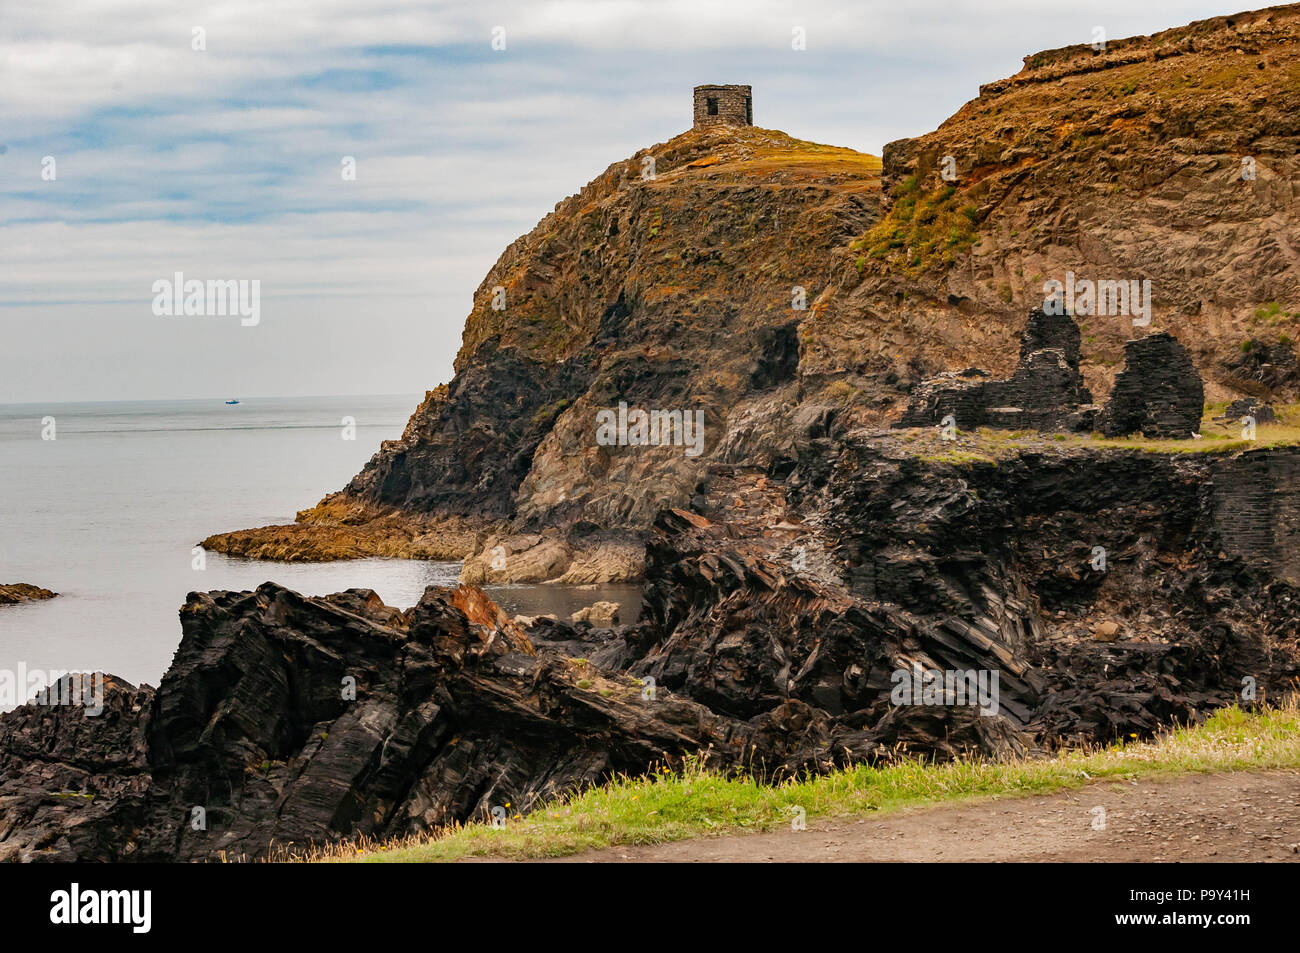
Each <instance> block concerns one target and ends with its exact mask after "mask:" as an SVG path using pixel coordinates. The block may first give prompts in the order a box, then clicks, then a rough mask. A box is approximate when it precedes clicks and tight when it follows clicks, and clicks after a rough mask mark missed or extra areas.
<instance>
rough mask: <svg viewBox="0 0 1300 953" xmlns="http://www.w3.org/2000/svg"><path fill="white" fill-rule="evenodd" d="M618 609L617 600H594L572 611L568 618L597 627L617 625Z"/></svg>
mask: <svg viewBox="0 0 1300 953" xmlns="http://www.w3.org/2000/svg"><path fill="white" fill-rule="evenodd" d="M618 610H619V605H618V603H617V602H595V603H592V604H591V605H589V606H587V607H586V608H585V609H579V610H578V611H577V612H575V613H573V615H572V616H571V617H570V619H571V620H572V621H573V622H575V623H576V622H586V623H589V624H590V625H594V626H597V627H598V628H599V627H606V626H611V625H618Z"/></svg>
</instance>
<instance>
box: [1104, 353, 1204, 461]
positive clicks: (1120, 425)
mask: <svg viewBox="0 0 1300 953" xmlns="http://www.w3.org/2000/svg"><path fill="white" fill-rule="evenodd" d="M1204 406H1205V386H1204V384H1203V383H1202V382H1201V375H1200V374H1199V373H1198V372H1197V370H1196V365H1195V364H1194V363H1193V362H1192V359H1191V358H1190V357H1189V356H1188V354H1187V351H1186V350H1184V349H1183V346H1182V345H1181V344H1180V343H1178V339H1177V338H1175V337H1174V336H1173V335H1172V334H1170V333H1169V332H1168V331H1159V332H1157V333H1155V334H1149V335H1147V336H1146V337H1144V338H1138V339H1136V340H1133V341H1129V342H1127V343H1126V344H1125V345H1124V368H1123V369H1122V370H1121V371H1120V372H1119V374H1118V375H1117V376H1116V378H1115V386H1114V388H1113V389H1112V390H1111V393H1110V399H1109V400H1107V401H1106V406H1105V407H1104V408H1103V409H1102V412H1101V414H1100V416H1099V417H1098V418H1097V429H1099V430H1100V431H1101V432H1102V434H1103V435H1105V436H1107V437H1122V436H1126V435H1127V434H1133V433H1140V434H1142V436H1144V437H1149V438H1174V439H1187V438H1189V437H1191V435H1192V434H1193V433H1199V432H1200V429H1201V411H1202V409H1203V408H1204Z"/></svg>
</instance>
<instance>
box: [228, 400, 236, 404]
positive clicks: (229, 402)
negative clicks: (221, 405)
mask: <svg viewBox="0 0 1300 953" xmlns="http://www.w3.org/2000/svg"><path fill="white" fill-rule="evenodd" d="M226 403H227V404H237V403H239V401H237V400H228V401H226Z"/></svg>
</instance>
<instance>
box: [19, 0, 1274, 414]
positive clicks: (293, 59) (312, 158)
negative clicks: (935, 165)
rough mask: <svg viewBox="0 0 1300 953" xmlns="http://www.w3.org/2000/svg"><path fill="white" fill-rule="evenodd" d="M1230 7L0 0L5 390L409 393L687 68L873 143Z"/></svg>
mask: <svg viewBox="0 0 1300 953" xmlns="http://www.w3.org/2000/svg"><path fill="white" fill-rule="evenodd" d="M1240 2H1242V0H1238V2H1237V3H1232V4H1231V5H1229V6H1225V5H1224V0H1219V2H1217V3H1216V2H1207V0H1146V2H1143V3H1140V4H1137V3H1132V2H1131V0H1123V2H1116V0H1094V2H1076V0H974V2H966V0H950V2H937V0H891V2H876V0H869V2H853V0H824V2H823V0H810V2H789V0H786V2H777V0H771V2H769V0H744V2H742V0H532V2H510V3H506V2H492V0H484V2H479V0H455V2H443V0H274V2H270V0H222V2H186V0H37V2H32V0H0V403H25V402H55V401H87V400H148V399H177V398H216V397H221V398H227V397H236V396H241V397H242V396H300V395H320V394H339V395H349V394H380V393H382V394H396V393H419V392H422V391H424V390H426V389H429V388H431V387H434V386H436V385H437V384H439V383H442V382H444V381H447V380H449V379H450V377H451V374H452V360H453V358H454V357H455V354H456V351H457V349H458V348H459V346H460V338H461V331H462V329H463V327H464V320H465V316H466V315H467V314H468V312H469V310H470V304H471V296H472V294H473V292H474V290H475V289H476V288H477V287H478V285H479V283H480V282H481V281H482V279H483V276H484V275H485V274H486V273H487V271H488V269H489V268H490V267H491V265H492V263H493V262H494V261H495V260H496V258H497V257H498V256H499V255H500V253H501V252H502V251H503V250H504V249H505V247H506V246H507V245H508V244H509V243H510V242H511V241H513V240H514V239H515V238H517V237H518V236H519V235H522V234H524V233H526V232H528V231H529V230H530V229H531V228H532V227H533V226H534V225H535V224H536V223H537V222H538V220H539V219H541V218H542V217H543V216H544V215H545V214H547V213H548V212H550V211H551V210H552V209H553V208H554V206H555V204H556V203H557V202H558V201H560V200H561V199H563V198H565V197H566V196H568V195H571V194H573V193H575V192H577V191H578V190H579V189H580V188H581V187H582V185H583V184H585V183H586V182H588V181H589V180H591V179H592V178H594V177H595V176H597V175H598V174H600V173H601V172H602V171H604V169H605V168H606V167H608V166H609V165H610V164H611V163H613V162H616V161H620V160H622V159H626V158H627V157H628V156H630V155H632V154H633V153H635V152H636V151H637V150H639V149H641V148H644V147H646V146H649V145H653V144H655V143H658V142H663V141H665V140H667V139H669V138H671V137H672V136H674V135H677V134H678V133H680V132H683V131H685V130H686V129H687V128H689V126H690V124H691V88H692V87H693V86H696V85H700V84H704V83H747V84H750V85H752V86H753V98H754V122H755V124H756V125H759V126H763V127H766V128H773V129H781V130H784V131H786V132H788V133H790V134H792V135H795V136H798V137H799V138H802V139H809V140H812V141H817V142H825V143H831V144H834V145H842V146H849V147H852V148H855V149H858V150H861V151H864V152H869V153H872V154H874V155H879V154H880V150H881V147H882V146H883V145H884V144H885V143H887V142H889V141H891V140H893V139H898V138H903V137H906V136H915V135H921V134H923V133H925V132H928V131H930V130H931V129H933V128H935V127H936V126H937V125H939V124H940V123H941V122H942V121H943V120H944V119H946V118H947V117H948V116H949V115H951V114H952V113H954V112H955V111H956V110H957V109H958V108H960V107H961V105H962V104H963V103H965V102H966V101H968V100H970V99H973V98H975V97H976V96H977V95H978V92H979V85H980V84H981V83H986V82H990V81H992V80H995V79H999V78H1002V77H1005V76H1010V75H1012V74H1013V73H1015V72H1017V71H1018V70H1019V69H1020V68H1021V65H1022V58H1023V57H1024V56H1026V55H1029V54H1032V53H1035V52H1038V51H1040V50H1045V49H1053V48H1056V47H1061V46H1067V45H1070V44H1073V43H1090V42H1092V40H1093V37H1094V28H1095V27H1098V26H1100V27H1102V28H1103V29H1104V31H1105V35H1106V36H1107V37H1109V38H1119V37H1124V36H1132V35H1139V34H1147V33H1152V32H1156V31H1158V30H1161V29H1166V28H1169V27H1173V26H1179V25H1182V24H1184V23H1187V22H1189V21H1192V20H1197V19H1203V18H1205V17H1210V16H1218V15H1222V14H1228V13H1235V12H1238V11H1239V9H1248V8H1249V7H1248V6H1247V7H1242V6H1239V5H1238V4H1239V3H1240ZM797 35H802V37H803V44H802V45H803V48H802V49H796V48H795V47H796V46H798V45H799V44H798V43H796V42H795V39H796V36H797ZM501 47H503V48H501ZM345 157H350V158H351V160H353V163H354V165H353V166H352V167H351V168H354V169H355V176H352V177H349V176H347V175H346V174H345V172H346V171H347V170H345V162H346V159H345ZM51 160H52V161H51ZM178 272H179V273H181V274H182V275H183V276H184V279H185V280H194V279H197V280H200V281H208V280H223V281H224V280H234V281H245V282H249V284H247V285H245V290H246V292H248V293H250V294H251V290H252V287H253V286H252V285H251V282H253V281H257V282H258V283H259V284H258V286H257V288H258V291H259V298H258V305H259V306H258V309H257V313H256V317H257V321H256V323H255V324H254V323H251V322H252V318H251V317H249V318H241V317H240V316H239V315H232V314H227V315H224V316H223V315H213V314H206V315H196V314H188V315H186V314H179V315H178V314H171V315H169V314H166V313H158V312H160V311H163V312H165V311H166V309H165V308H164V307H163V306H162V305H161V304H160V303H159V301H158V300H156V299H158V298H159V297H165V298H167V299H168V300H169V301H170V300H171V296H170V295H159V294H157V292H158V291H159V287H158V286H156V285H155V283H156V282H159V281H164V280H166V281H173V280H174V276H175V275H176V274H177V273H178Z"/></svg>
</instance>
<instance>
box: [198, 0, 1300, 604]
mask: <svg viewBox="0 0 1300 953" xmlns="http://www.w3.org/2000/svg"><path fill="white" fill-rule="evenodd" d="M1297 50H1300V7H1297V6H1285V7H1274V8H1270V9H1267V10H1261V11H1258V12H1255V13H1249V14H1242V15H1238V16H1232V17H1219V18H1216V19H1213V20H1207V21H1202V22H1198V23H1194V24H1191V25H1188V26H1184V27H1178V28H1176V29H1173V30H1168V31H1165V32H1163V33H1160V34H1156V35H1154V36H1151V37H1136V38H1132V39H1125V40H1119V39H1116V40H1111V41H1110V42H1109V43H1108V44H1107V47H1106V49H1105V51H1102V52H1097V51H1094V50H1093V49H1091V47H1089V46H1084V45H1079V46H1073V47H1067V48H1064V49H1060V50H1052V51H1047V52H1045V53H1040V54H1037V55H1035V56H1031V57H1026V62H1025V67H1024V69H1023V70H1021V72H1020V73H1018V74H1017V75H1016V76H1014V77H1011V78H1010V79H1007V80H1003V81H999V82H995V83H990V84H988V85H986V86H985V87H983V88H982V89H981V92H980V96H979V98H977V99H975V100H972V101H971V102H969V103H967V104H966V105H965V106H963V107H962V109H961V110H960V111H958V113H957V114H956V115H954V116H953V117H951V118H950V119H948V120H947V121H946V122H944V123H943V125H942V126H940V128H939V129H937V130H935V131H934V132H932V133H929V134H927V135H924V136H921V137H920V138H917V139H909V140H902V141H899V142H894V143H890V144H889V145H888V146H887V147H886V148H885V150H884V155H883V171H882V167H881V164H880V162H879V161H878V160H876V159H874V158H872V157H870V156H865V155H862V154H859V153H856V152H853V151H852V150H848V149H836V148H831V147H827V146H819V145H815V144H813V143H808V142H803V141H800V140H797V139H793V138H791V137H789V136H786V135H785V134H783V133H778V132H773V131H770V130H762V129H757V128H752V127H731V128H725V129H711V130H693V131H691V132H688V133H685V134H683V135H681V136H678V137H676V138H674V139H672V140H670V141H669V142H666V143H663V144H660V145H658V146H655V147H652V148H650V149H646V150H643V151H642V152H640V153H638V154H637V155H636V156H633V157H632V158H631V159H630V160H628V161H625V162H619V163H615V164H614V165H612V166H611V167H610V168H609V169H608V170H607V171H606V172H605V173H604V174H603V175H601V176H600V177H599V178H597V179H596V180H595V181H593V182H591V183H590V184H588V185H587V186H586V187H584V188H583V189H582V190H581V192H579V193H578V194H577V195H574V196H571V197H569V198H567V199H565V200H564V201H562V202H561V203H559V205H557V207H556V210H555V211H554V212H553V213H552V214H550V215H548V216H547V217H546V218H545V219H543V220H542V222H540V223H539V224H538V226H537V227H536V228H535V229H534V230H533V231H532V232H530V233H529V234H528V235H526V236H523V237H522V238H520V239H518V240H517V241H515V242H514V243H513V244H511V246H510V247H509V248H507V249H506V251H505V253H504V254H503V255H502V257H501V259H500V260H499V261H498V262H497V263H496V265H494V267H493V268H492V270H491V272H489V274H488V276H487V277H486V278H485V279H484V281H483V283H482V285H480V287H479V289H478V291H477V293H476V294H475V298H474V307H473V310H472V312H471V314H470V315H469V318H468V320H467V322H466V327H465V334H464V339H463V344H462V348H461V351H460V353H459V355H458V357H457V360H456V364H455V369H456V376H455V378H454V379H453V380H452V381H451V382H450V383H449V384H448V385H446V386H443V387H439V388H437V389H435V390H432V391H430V392H429V394H428V396H427V398H426V400H425V401H424V402H423V403H422V404H421V406H420V407H419V408H417V409H416V411H415V413H414V414H413V416H412V418H411V421H410V424H409V425H408V427H407V430H406V432H405V434H404V435H403V437H402V439H401V440H399V441H396V442H394V443H391V444H388V445H386V446H384V447H382V448H381V449H380V450H379V452H378V454H377V455H376V456H375V458H374V459H373V460H372V461H371V462H370V464H369V465H368V466H367V467H366V468H365V470H363V471H362V473H360V474H358V475H357V477H356V478H355V479H353V480H352V481H351V482H350V483H349V484H348V486H347V487H346V488H344V490H342V491H341V492H339V493H337V494H334V495H332V496H330V497H327V498H326V499H325V500H324V501H322V502H321V503H320V504H319V505H318V506H316V507H315V508H313V509H311V510H306V511H304V512H302V513H300V514H299V518H298V522H297V523H296V524H294V525H292V526H287V527H267V528H264V529H261V530H252V531H245V532H240V533H231V534H225V535H221V536H217V537H212V538H210V539H209V540H206V541H205V545H207V546H210V547H211V548H215V549H219V550H222V551H226V552H231V553H236V554H243V555H252V556H264V557H271V558H332V557H350V556H355V555H364V554H369V553H375V554H385V555H410V556H418V557H426V558H428V557H436V558H462V557H464V558H466V565H465V575H464V576H463V579H464V580H465V581H469V582H501V581H508V580H511V579H518V580H551V579H555V580H563V581H569V582H595V581H599V580H602V579H613V578H630V577H634V576H636V575H638V574H639V572H640V567H641V550H642V543H643V539H644V533H645V530H646V528H647V527H648V526H649V525H650V524H651V522H652V521H653V519H654V518H655V515H656V514H657V513H658V512H659V511H660V510H661V509H663V508H664V507H666V506H678V507H681V506H685V505H686V504H687V503H688V501H689V500H690V499H691V498H692V497H693V496H694V495H696V493H697V489H698V486H699V483H700V481H701V478H702V476H703V475H704V474H705V472H706V471H707V468H708V467H709V466H710V465H712V464H715V463H722V464H727V465H746V466H756V467H761V468H769V467H770V468H774V472H777V471H780V470H782V469H784V470H785V471H787V472H788V469H789V468H790V466H791V465H792V460H793V457H792V455H791V448H792V446H793V444H794V443H795V442H796V440H797V435H798V434H799V433H801V432H803V431H805V430H806V429H807V428H808V427H809V426H814V427H815V426H819V424H818V423H817V421H819V420H822V421H825V420H826V419H827V418H828V417H834V419H835V420H836V421H837V424H836V425H837V426H839V427H840V428H848V427H852V426H864V425H866V426H880V425H883V424H885V423H886V422H887V421H891V420H895V419H897V418H898V416H899V415H900V413H901V412H902V411H903V408H904V405H905V403H906V401H907V399H908V396H909V395H911V394H913V392H914V391H915V390H916V389H917V388H918V387H921V386H923V385H922V384H921V382H922V381H925V380H927V379H933V378H935V377H936V376H937V375H939V374H941V373H942V372H944V371H953V370H957V369H960V368H966V367H970V366H971V365H978V366H980V367H983V368H986V369H987V371H988V372H989V374H990V375H991V376H992V377H996V378H998V379H1001V380H1005V381H1006V384H1005V385H1004V386H1005V387H1006V388H1008V389H1009V392H1008V393H1006V394H1004V395H1003V396H1001V397H999V398H998V399H997V400H993V401H991V402H987V403H982V406H984V407H987V408H989V409H990V410H989V411H988V413H987V414H986V416H988V417H989V419H990V421H991V422H997V421H1001V423H1002V424H1005V425H1006V426H1012V427H1038V426H1053V427H1055V426H1065V427H1074V426H1087V421H1086V420H1083V419H1080V420H1077V421H1074V420H1071V421H1063V422H1058V421H1057V420H1056V417H1057V415H1056V414H1055V412H1052V413H1049V414H1047V415H1046V420H1043V419H1039V418H1041V417H1042V415H1040V414H1038V413H1037V412H1031V411H1029V410H1027V409H1026V408H1025V406H1024V405H1025V404H1026V403H1027V402H1028V401H1027V400H1025V399H1023V398H1024V397H1025V394H1024V390H1025V388H1026V387H1029V389H1030V391H1031V393H1030V395H1029V396H1030V397H1031V398H1032V397H1033V396H1034V395H1033V393H1032V392H1033V391H1034V390H1035V389H1036V388H1040V387H1041V388H1042V390H1043V393H1042V394H1041V395H1039V397H1038V399H1039V400H1040V401H1042V402H1044V403H1048V402H1050V400H1055V399H1056V397H1055V396H1051V397H1049V394H1048V392H1056V391H1059V392H1060V393H1059V394H1058V395H1057V396H1059V397H1060V398H1061V399H1062V400H1066V399H1067V398H1069V399H1073V398H1070V393H1071V392H1073V391H1074V390H1075V388H1076V374H1075V371H1074V370H1073V369H1074V368H1077V369H1078V373H1081V374H1082V376H1083V380H1084V385H1086V389H1087V390H1088V391H1090V392H1091V393H1093V394H1096V395H1098V396H1099V397H1100V396H1102V395H1105V394H1106V393H1107V392H1108V391H1109V390H1110V389H1111V386H1112V382H1113V374H1114V371H1113V370H1112V368H1114V367H1115V366H1117V365H1118V363H1119V361H1120V358H1121V356H1122V353H1123V352H1122V347H1123V344H1124V341H1125V340H1126V339H1127V338H1128V337H1129V335H1130V334H1131V332H1132V324H1131V316H1130V315H1128V314H1124V315H1119V314H1106V315H1094V316H1090V317H1087V318H1086V319H1081V320H1084V321H1085V326H1084V327H1083V328H1082V332H1083V335H1084V337H1083V340H1082V342H1081V344H1080V345H1079V350H1080V353H1079V355H1078V356H1067V358H1066V360H1065V363H1064V365H1062V364H1061V363H1059V362H1057V361H1055V360H1053V359H1052V358H1050V356H1049V355H1050V354H1051V352H1052V351H1053V350H1056V348H1054V347H1050V346H1049V347H1048V348H1047V350H1046V353H1045V354H1044V355H1043V356H1041V357H1039V358H1034V359H1032V360H1027V361H1024V362H1023V364H1022V372H1021V374H1020V376H1019V377H1017V376H1016V375H1015V374H1013V373H1012V370H1013V368H1012V366H1011V364H1012V347H1011V345H1012V342H1013V341H1014V335H1015V334H1016V332H1017V330H1018V329H1019V321H1020V317H1021V316H1022V315H1024V314H1025V312H1026V311H1027V310H1028V308H1029V307H1030V306H1031V305H1034V304H1037V303H1038V302H1040V301H1042V300H1043V295H1044V284H1045V282H1046V281H1047V280H1049V279H1053V280H1061V279H1063V278H1064V277H1065V276H1066V274H1067V272H1073V273H1074V274H1076V275H1077V276H1079V277H1080V278H1082V279H1087V280H1105V279H1114V280H1139V279H1149V280H1150V281H1151V282H1152V285H1151V287H1152V294H1153V299H1152V301H1151V305H1152V310H1153V312H1154V316H1155V319H1156V320H1155V325H1156V326H1173V325H1174V322H1177V325H1176V326H1177V327H1178V328H1179V329H1180V334H1182V335H1183V337H1184V339H1185V340H1186V341H1188V342H1189V347H1190V348H1191V353H1190V357H1191V358H1192V360H1193V361H1194V362H1195V363H1196V365H1197V367H1198V368H1199V369H1200V371H1201V373H1202V374H1203V375H1204V377H1205V379H1206V380H1207V381H1208V382H1209V386H1210V389H1211V394H1210V396H1211V399H1213V400H1215V401H1218V400H1230V399H1232V398H1234V397H1237V396H1240V395H1241V394H1251V395H1252V396H1257V397H1259V398H1260V399H1290V398H1294V397H1295V396H1296V395H1297V394H1300V364H1297V362H1296V358H1295V354H1294V347H1293V345H1292V343H1291V342H1292V341H1293V340H1296V339H1300V329H1298V328H1297V327H1296V323H1297V314H1300V308H1298V307H1297V304H1296V303H1297V302H1298V301H1300V264H1298V263H1300V259H1298V258H1297V257H1296V255H1295V251H1294V249H1293V248H1292V247H1291V244H1288V242H1289V239H1288V238H1287V236H1289V235H1293V234H1296V233H1297V231H1300V222H1297V208H1300V203H1297V201H1296V194H1295V186H1294V183H1295V182H1297V181H1300V165H1298V164H1297V156H1298V155H1300V87H1298V86H1297V85H1296V84H1295V83H1294V81H1293V69H1292V66H1293V64H1294V63H1295V61H1296V55H1297ZM1011 117H1014V120H1013V118H1011ZM650 157H653V159H654V160H655V172H656V174H655V176H654V177H653V178H650V179H647V178H643V177H642V170H643V168H644V165H643V162H642V160H643V159H646V158H650ZM948 157H951V158H952V163H947V162H946V161H945V160H946V159H947V158H948ZM1245 158H1249V159H1250V160H1251V162H1250V163H1246V164H1243V159H1245ZM949 169H950V170H951V172H952V175H950V176H949V177H948V178H945V177H944V172H945V170H949ZM954 176H955V178H954ZM949 179H952V180H951V181H950V180H949ZM882 184H883V190H882ZM497 288H500V289H503V290H504V303H505V308H504V310H496V309H494V307H493V301H494V298H495V297H496V296H495V293H494V289H497ZM797 289H800V290H797ZM798 301H801V302H802V303H804V304H806V308H804V309H799V308H797V307H793V306H792V305H795V304H796V302H798ZM1183 329H1194V330H1191V333H1184V332H1183ZM1247 343H1249V345H1250V346H1249V347H1246V348H1245V349H1243V346H1244V345H1245V344H1247ZM969 383H971V380H970V379H969V378H962V377H958V378H954V379H950V380H949V382H948V385H945V386H944V387H942V388H941V390H943V392H944V396H942V397H937V396H936V397H934V400H936V401H939V402H942V401H949V402H950V404H951V407H952V409H953V411H954V413H955V415H956V416H957V417H958V420H959V421H964V425H966V426H969V425H971V421H970V420H968V419H966V417H964V416H963V413H964V408H965V404H964V401H963V395H964V394H965V393H966V389H965V387H963V386H962V385H964V384H969ZM984 383H987V381H985V382H984ZM1031 385H1032V386H1031ZM981 390H982V389H981ZM983 396H984V395H983V394H982V393H981V398H982V397H983ZM621 400H626V402H627V403H628V404H629V405H630V406H633V407H637V406H640V407H644V408H647V409H650V408H662V409H688V408H689V409H698V410H701V411H703V412H704V413H705V414H706V418H707V423H706V428H705V429H706V440H705V450H704V453H703V455H701V456H700V457H697V458H687V457H685V456H684V455H683V453H682V450H681V448H674V447H630V446H618V447H611V446H602V445H600V444H598V443H597V442H596V440H595V437H594V431H595V427H594V417H595V414H596V413H597V412H598V411H599V410H600V409H602V408H607V407H611V406H614V405H615V404H617V403H618V402H619V401H621ZM926 400H927V397H926V395H925V394H924V393H922V394H918V395H916V401H915V403H916V404H917V405H918V406H919V405H923V404H924V403H925V401H926ZM1078 402H1079V403H1087V401H1085V400H1083V399H1082V390H1081V391H1080V395H1079V401H1078ZM1000 407H1019V408H1020V411H1019V412H1015V411H996V410H994V409H995V408H1000ZM927 416H928V415H927ZM926 422H927V423H928V422H930V421H928V420H927V421H926ZM548 531H549V532H548ZM494 552H495V553H496V554H497V555H493V553H494ZM501 553H504V554H505V559H504V563H503V562H502V560H501V558H500V554H501Z"/></svg>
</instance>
